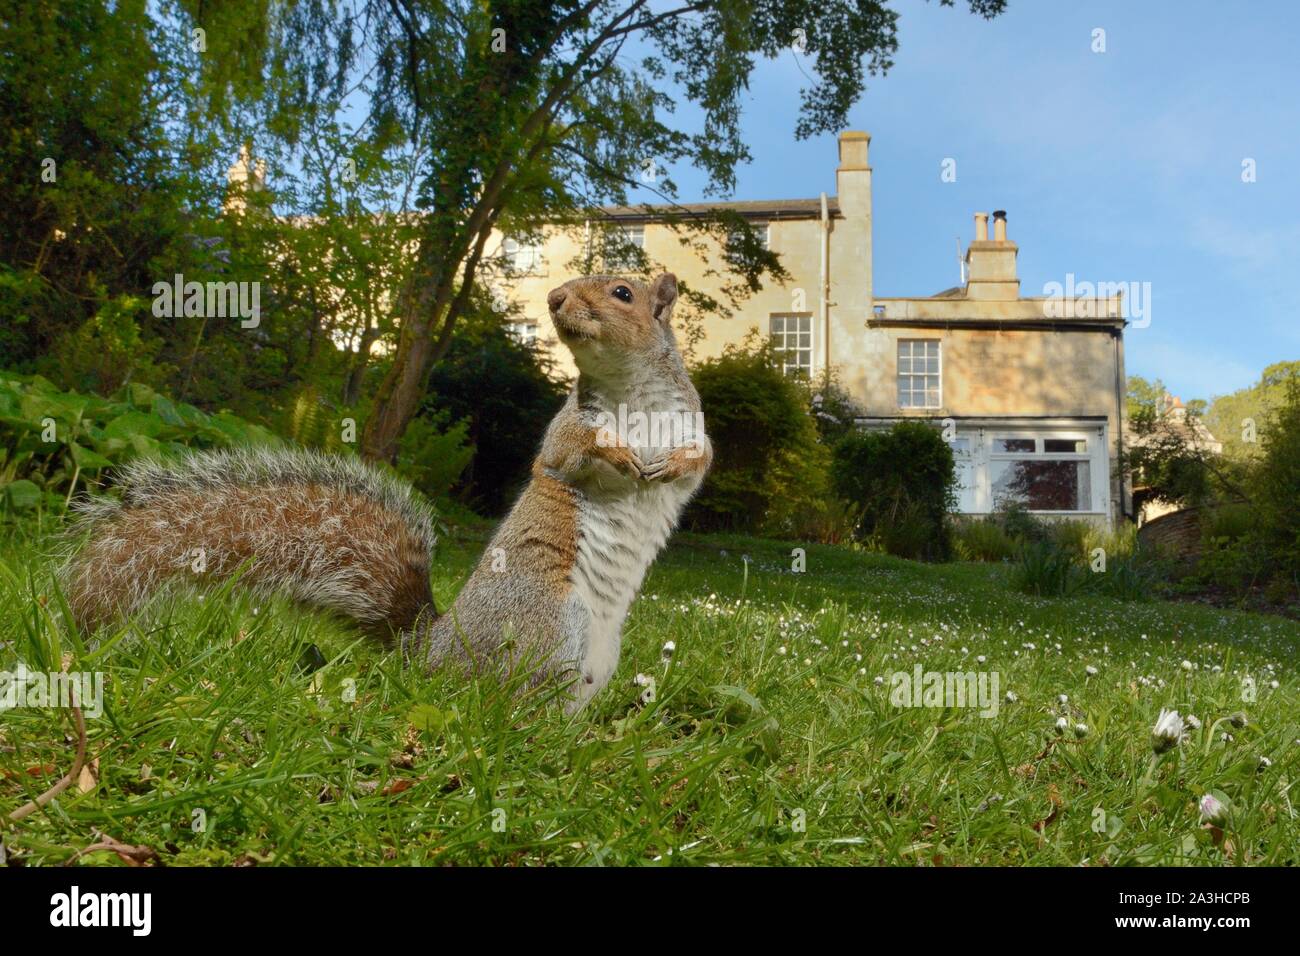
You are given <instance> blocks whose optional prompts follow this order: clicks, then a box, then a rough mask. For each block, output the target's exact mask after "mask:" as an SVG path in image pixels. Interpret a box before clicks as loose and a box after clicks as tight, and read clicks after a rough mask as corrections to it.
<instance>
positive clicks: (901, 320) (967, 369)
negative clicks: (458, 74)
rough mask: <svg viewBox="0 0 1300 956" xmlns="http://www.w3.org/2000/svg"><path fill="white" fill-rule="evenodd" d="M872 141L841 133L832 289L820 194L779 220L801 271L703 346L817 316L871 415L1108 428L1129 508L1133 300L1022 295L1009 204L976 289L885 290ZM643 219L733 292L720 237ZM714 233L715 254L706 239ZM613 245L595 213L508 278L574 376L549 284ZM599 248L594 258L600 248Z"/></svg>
mask: <svg viewBox="0 0 1300 956" xmlns="http://www.w3.org/2000/svg"><path fill="white" fill-rule="evenodd" d="M869 143H870V137H869V136H868V135H867V134H865V133H844V134H842V135H841V137H840V141H839V157H838V158H839V165H838V167H837V169H836V189H837V195H836V196H835V197H834V200H833V203H832V206H831V214H830V216H829V217H828V222H829V242H828V245H829V249H828V260H827V272H826V286H827V294H826V295H823V279H822V276H823V271H822V255H823V247H822V243H823V223H822V220H821V215H820V209H819V208H817V204H816V203H810V204H809V207H808V209H807V210H805V211H795V212H791V211H789V210H787V211H785V212H783V213H782V214H781V216H780V217H769V218H766V219H765V221H766V222H767V224H768V237H769V238H768V241H769V247H770V248H771V249H772V250H773V251H775V252H777V253H778V254H779V255H780V256H781V260H782V263H783V265H784V266H785V268H786V270H787V271H788V272H789V274H790V278H789V280H788V281H787V282H785V283H784V284H776V283H768V284H767V285H766V286H765V287H764V288H763V289H762V290H761V291H759V292H758V293H756V294H753V295H751V296H749V297H748V298H746V299H744V300H742V301H741V302H740V303H739V305H738V307H737V309H736V311H735V314H734V315H732V316H731V317H727V318H722V317H717V316H709V317H706V318H705V319H704V325H703V328H704V332H705V336H704V340H703V342H702V343H700V344H699V345H698V346H697V347H696V350H695V354H694V357H695V358H696V359H697V360H699V359H704V358H709V357H713V356H716V355H719V354H721V353H722V351H723V350H724V349H725V348H726V347H727V346H728V345H733V344H739V343H741V342H742V341H743V340H744V339H745V338H746V336H747V334H748V333H750V332H751V331H757V332H759V333H760V334H762V335H766V334H767V333H768V329H769V321H770V318H771V316H772V315H773V314H789V313H799V314H803V315H807V316H810V317H811V319H812V322H811V327H812V342H811V346H812V360H813V371H814V373H817V372H819V371H821V370H822V369H823V368H824V367H825V364H826V363H827V361H829V362H830V364H831V365H833V366H834V367H835V369H836V370H837V373H838V375H839V379H840V382H841V384H842V385H843V386H844V387H845V388H846V389H847V390H848V391H849V393H850V394H851V395H852V396H853V397H854V398H855V399H856V400H857V401H858V402H859V403H860V404H861V405H862V407H863V411H864V416H865V417H866V418H873V419H880V420H892V419H895V418H905V417H923V418H930V419H934V420H936V421H942V420H943V419H945V418H954V419H973V418H981V419H990V420H993V421H997V420H1000V419H1006V420H1008V421H1010V420H1013V419H1014V420H1016V421H1019V422H1020V423H1021V424H1022V425H1023V424H1024V423H1025V422H1026V421H1029V420H1033V419H1038V418H1047V417H1050V418H1054V419H1056V420H1058V422H1059V423H1062V427H1067V428H1084V427H1086V428H1089V429H1093V430H1096V431H1097V434H1098V435H1100V436H1101V438H1100V440H1101V442H1102V443H1103V444H1104V446H1105V457H1104V459H1099V469H1100V470H1099V471H1098V474H1099V475H1100V476H1102V478H1103V479H1104V483H1105V485H1106V486H1107V487H1108V488H1109V496H1107V495H1106V494H1105V493H1099V494H1098V495H1097V498H1098V500H1099V501H1100V502H1101V505H1100V509H1099V510H1100V512H1101V513H1102V514H1103V515H1104V516H1105V518H1106V520H1113V519H1114V518H1117V517H1118V516H1119V515H1121V514H1122V513H1123V512H1124V511H1126V510H1127V509H1126V508H1125V506H1124V504H1123V502H1124V500H1125V494H1124V488H1123V486H1122V482H1121V478H1120V475H1121V469H1120V468H1119V462H1120V457H1121V454H1120V453H1121V448H1120V442H1121V440H1122V434H1123V432H1122V428H1121V426H1122V423H1123V421H1124V395H1123V391H1124V369H1123V343H1122V330H1123V327H1124V320H1123V318H1122V317H1121V315H1122V303H1121V302H1120V300H1119V299H1118V297H1108V298H1104V299H1102V298H1098V299H1090V300H1087V301H1086V302H1084V303H1083V304H1084V305H1085V308H1083V309H1079V310H1076V312H1074V313H1071V320H1070V321H1056V320H1055V319H1054V316H1053V313H1052V311H1051V309H1050V307H1049V303H1048V302H1047V301H1046V300H1044V299H1043V298H1041V297H1039V298H1032V297H1031V298H1026V297H1022V296H1020V292H1019V285H1020V284H1019V280H1018V278H1017V276H1016V260H1017V257H1018V254H1019V250H1018V247H1017V246H1016V244H1015V243H1014V242H1012V241H1010V240H1009V239H1008V238H1007V235H1006V233H1007V222H1006V215H1005V213H1001V212H998V213H995V214H994V227H995V228H994V234H993V236H992V238H990V237H989V235H988V216H987V214H984V213H978V214H976V233H975V239H974V240H973V241H972V242H971V243H970V246H969V249H968V252H967V258H966V263H967V268H968V282H967V284H966V285H965V286H964V287H963V288H961V289H957V290H950V291H949V292H947V293H944V294H942V295H939V296H930V297H910V298H875V297H874V276H873V272H872V242H873V237H872V210H871V179H872V168H871V166H870V164H869V162H868V146H869ZM751 221H753V220H751ZM644 230H645V246H644V248H645V252H646V254H647V256H648V257H649V259H650V260H651V261H652V262H655V263H657V264H659V265H660V266H662V267H663V268H664V269H667V270H669V271H672V272H674V273H675V274H676V275H677V277H678V279H679V280H680V281H681V282H683V283H685V284H688V285H689V286H690V287H692V288H695V289H698V290H700V291H702V292H706V293H708V294H711V295H713V296H714V297H716V298H719V299H721V300H722V301H725V297H724V295H723V293H722V286H723V284H724V278H725V277H724V276H718V275H711V274H710V273H711V272H712V271H713V270H715V269H717V270H722V269H723V268H724V267H722V266H721V265H719V263H720V261H721V251H722V250H721V249H720V248H718V246H717V244H716V243H713V242H712V241H711V240H700V239H699V238H698V237H694V236H693V237H691V243H692V245H690V246H687V245H683V244H682V241H681V237H680V236H679V235H678V234H677V232H675V231H674V230H673V229H671V228H670V227H669V226H666V225H663V224H662V223H657V222H654V221H646V222H644ZM500 240H501V237H494V241H493V243H492V244H490V245H489V249H488V252H489V254H491V252H492V249H493V246H494V245H495V246H497V247H498V248H499V245H500ZM701 241H703V242H704V251H703V252H701V251H700V250H699V249H698V248H697V246H698V244H699V243H700V242H701ZM601 246H602V236H601V233H600V231H599V227H598V225H597V224H596V223H592V224H591V225H590V226H584V225H579V226H577V227H570V228H567V229H552V230H549V231H548V232H547V233H545V235H544V243H543V246H542V261H541V263H540V264H539V265H538V267H537V268H536V269H535V270H533V271H532V272H531V273H530V274H527V275H522V276H511V277H509V278H506V279H503V281H502V289H503V291H504V293H505V294H506V296H507V297H508V298H509V299H510V300H511V301H513V302H514V303H516V304H517V305H518V306H519V309H520V312H521V314H522V317H526V318H527V319H528V320H529V321H531V322H535V323H536V324H537V334H538V339H539V340H540V341H541V342H543V343H544V344H545V345H547V347H548V348H550V349H551V350H552V354H553V356H554V358H555V360H556V363H557V365H558V366H559V367H560V368H561V369H562V370H564V371H565V372H567V373H569V374H574V373H575V369H574V367H573V364H572V360H571V358H570V356H569V355H568V353H567V351H566V350H565V349H563V347H561V346H560V345H559V342H558V339H557V338H556V336H555V330H554V326H553V325H552V324H551V321H550V317H549V312H548V310H547V306H546V295H547V293H548V292H549V291H550V290H551V289H553V288H555V287H556V286H558V285H560V284H561V283H563V282H565V281H567V280H568V279H571V278H574V277H576V276H578V275H581V274H584V272H585V271H586V270H584V269H583V268H582V264H583V262H590V263H591V266H592V271H601V270H602V269H603V265H602V263H601V256H600V254H599V252H600V249H601ZM589 249H590V250H594V251H595V255H594V256H593V255H587V252H588V250H589ZM823 309H824V311H823ZM1077 316H1083V318H1078V317H1077ZM899 339H938V340H939V341H940V342H941V350H942V401H941V404H940V406H939V407H938V408H933V409H900V408H899V405H898V397H897V382H898V362H897V347H898V346H897V343H898V340H899ZM981 427H985V426H981ZM988 427H995V426H988ZM989 434H992V433H989ZM977 437H978V436H977ZM1094 440H1097V437H1096V436H1095V435H1094Z"/></svg>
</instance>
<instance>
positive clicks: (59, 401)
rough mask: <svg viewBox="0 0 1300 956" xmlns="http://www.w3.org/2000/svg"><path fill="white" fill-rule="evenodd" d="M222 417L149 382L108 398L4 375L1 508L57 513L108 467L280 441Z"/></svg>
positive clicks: (0, 392) (0, 380) (0, 384)
mask: <svg viewBox="0 0 1300 956" xmlns="http://www.w3.org/2000/svg"><path fill="white" fill-rule="evenodd" d="M278 441H279V439H278V438H276V437H275V436H274V435H272V434H271V433H270V432H268V431H267V430H266V429H264V428H261V427H259V426H257V425H253V424H250V423H249V422H246V421H244V420H242V419H240V418H236V417H235V416H234V415H230V414H228V413H225V412H221V413H218V414H216V415H208V414H205V413H204V412H201V411H199V410H198V409H197V408H194V407H193V406H192V405H186V404H184V403H178V402H173V401H172V400H171V399H169V398H167V397H166V396H165V395H160V394H159V393H157V392H155V391H154V390H153V389H151V388H149V387H148V386H147V385H143V384H140V383H138V382H136V383H133V384H131V385H127V386H125V387H123V388H121V389H119V390H118V392H117V393H116V394H115V395H114V396H113V397H112V398H109V399H105V398H99V397H97V396H94V395H82V394H79V393H77V392H65V391H62V390H60V389H58V388H56V387H55V386H54V385H53V384H52V383H50V382H48V381H47V380H45V379H43V378H41V377H40V376H39V375H32V376H21V375H12V374H10V373H7V372H0V508H2V509H3V510H4V511H5V513H14V512H22V511H30V510H33V509H37V508H41V507H44V508H45V509H47V510H59V509H60V508H62V506H63V504H64V503H65V502H66V501H67V500H68V499H69V498H70V497H71V496H72V494H73V493H74V492H75V491H77V490H78V489H84V488H85V487H86V486H88V485H92V484H95V483H96V482H97V480H98V479H99V478H100V477H101V476H102V474H103V473H104V471H105V470H106V469H109V468H111V467H113V466H115V465H118V464H121V463H122V462H124V461H126V460H127V459H129V458H133V457H136V456H138V455H144V456H159V455H164V454H169V453H176V452H182V451H184V450H185V449H186V448H189V447H195V448H213V447H224V446H228V445H239V444H262V443H276V442H278Z"/></svg>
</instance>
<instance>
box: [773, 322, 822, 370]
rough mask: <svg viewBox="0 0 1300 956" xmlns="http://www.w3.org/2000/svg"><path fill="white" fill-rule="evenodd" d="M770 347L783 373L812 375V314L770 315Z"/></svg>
mask: <svg viewBox="0 0 1300 956" xmlns="http://www.w3.org/2000/svg"><path fill="white" fill-rule="evenodd" d="M771 335H772V348H773V349H774V350H775V351H776V354H777V357H778V359H779V360H780V362H781V372H782V373H783V374H785V375H802V376H804V377H805V378H808V377H811V375H812V348H813V346H812V316H811V315H804V314H800V313H789V314H784V313H783V314H779V315H773V316H772V317H771Z"/></svg>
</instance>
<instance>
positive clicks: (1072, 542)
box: [1047, 519, 1096, 560]
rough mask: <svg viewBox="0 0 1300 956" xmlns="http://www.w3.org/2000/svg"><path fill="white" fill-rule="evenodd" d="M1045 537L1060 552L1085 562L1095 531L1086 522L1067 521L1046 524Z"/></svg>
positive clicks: (1090, 549)
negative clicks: (1052, 542)
mask: <svg viewBox="0 0 1300 956" xmlns="http://www.w3.org/2000/svg"><path fill="white" fill-rule="evenodd" d="M1047 535H1048V537H1049V538H1050V539H1051V540H1052V541H1054V542H1056V545H1057V546H1058V547H1059V548H1060V549H1061V550H1062V551H1065V552H1066V553H1067V554H1072V555H1074V556H1075V557H1076V558H1078V559H1081V560H1086V559H1087V558H1088V556H1089V554H1090V552H1091V551H1092V548H1093V544H1092V542H1093V540H1094V538H1095V535H1096V529H1095V528H1094V527H1093V526H1092V525H1091V524H1089V523H1088V522H1086V521H1075V520H1069V519H1067V520H1063V521H1054V522H1052V523H1051V524H1048V525H1047Z"/></svg>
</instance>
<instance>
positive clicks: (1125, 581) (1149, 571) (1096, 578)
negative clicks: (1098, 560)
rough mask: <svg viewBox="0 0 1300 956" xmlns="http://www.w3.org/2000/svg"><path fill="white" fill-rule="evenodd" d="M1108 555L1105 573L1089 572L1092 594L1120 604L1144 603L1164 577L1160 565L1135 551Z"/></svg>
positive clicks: (1089, 584)
mask: <svg viewBox="0 0 1300 956" xmlns="http://www.w3.org/2000/svg"><path fill="white" fill-rule="evenodd" d="M1106 553H1107V559H1106V568H1105V570H1104V571H1096V570H1093V569H1092V568H1091V567H1090V568H1089V572H1090V573H1089V574H1088V578H1087V581H1088V584H1087V586H1088V589H1089V590H1090V591H1092V592H1094V593H1097V594H1104V595H1106V596H1107V597H1113V598H1118V599H1119V600H1121V601H1142V600H1145V599H1147V598H1149V597H1150V596H1151V595H1152V593H1153V592H1154V591H1155V589H1156V587H1157V586H1158V585H1159V583H1160V580H1161V578H1162V576H1163V573H1162V569H1161V567H1160V564H1159V562H1157V561H1156V560H1154V559H1153V558H1151V557H1149V556H1147V555H1144V554H1142V553H1141V552H1139V551H1136V550H1130V551H1128V552H1127V553H1125V552H1122V551H1115V552H1114V553H1113V555H1114V556H1111V555H1112V552H1111V551H1107V552H1106Z"/></svg>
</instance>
